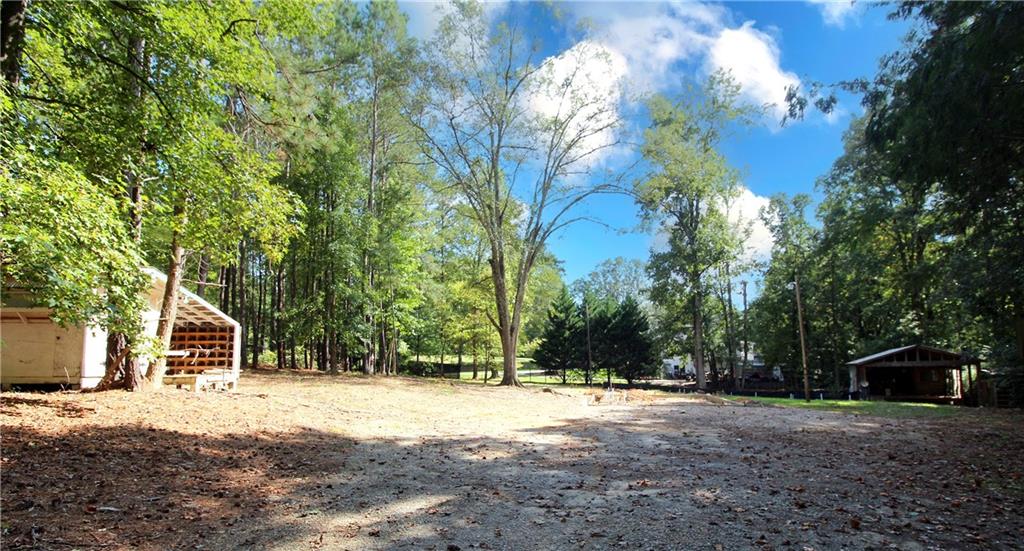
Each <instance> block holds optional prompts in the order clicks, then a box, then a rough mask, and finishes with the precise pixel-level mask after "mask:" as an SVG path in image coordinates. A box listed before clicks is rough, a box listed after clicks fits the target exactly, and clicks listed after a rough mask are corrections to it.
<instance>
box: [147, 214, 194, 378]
mask: <svg viewBox="0 0 1024 551" xmlns="http://www.w3.org/2000/svg"><path fill="white" fill-rule="evenodd" d="M178 210H180V209H178ZM179 239H180V238H179V235H178V233H177V232H174V234H173V235H172V237H171V259H170V262H169V264H168V266H167V284H166V285H165V286H164V298H163V302H162V303H161V305H160V321H159V322H158V323H157V326H156V338H157V340H158V341H159V342H160V355H159V356H157V357H156V358H155V359H154V360H153V361H152V362H151V363H150V364H149V369H148V370H147V371H146V386H148V387H150V388H159V387H160V386H161V385H163V382H164V372H165V371H166V370H167V356H166V352H167V350H168V349H169V348H170V346H171V333H172V332H174V322H175V319H176V318H177V317H178V291H179V290H180V289H181V276H182V272H183V271H184V268H185V249H184V248H183V247H182V246H181V243H180V241H179Z"/></svg>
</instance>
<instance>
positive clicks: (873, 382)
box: [846, 344, 979, 400]
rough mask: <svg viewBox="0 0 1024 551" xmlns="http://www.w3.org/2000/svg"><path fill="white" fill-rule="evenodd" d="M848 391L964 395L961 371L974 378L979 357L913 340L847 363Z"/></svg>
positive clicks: (907, 396) (905, 396) (904, 396)
mask: <svg viewBox="0 0 1024 551" xmlns="http://www.w3.org/2000/svg"><path fill="white" fill-rule="evenodd" d="M846 365H847V366H848V367H849V369H850V393H851V394H858V395H861V397H863V398H867V397H882V398H885V399H892V400H931V399H943V400H945V399H961V398H963V389H964V381H963V379H964V373H965V370H964V368H967V369H966V373H967V377H968V386H970V383H971V380H970V379H971V375H972V373H971V366H974V367H975V369H974V378H975V379H976V378H977V373H978V366H979V360H978V359H977V358H973V357H970V356H968V355H966V354H960V353H957V352H950V351H949V350H942V349H939V348H934V347H931V346H924V345H921V344H912V345H910V346H902V347H900V348H892V349H889V350H883V351H882V352H878V353H877V354H871V355H870V356H864V357H863V358H858V359H856V360H853V361H851V362H848V363H847V364H846Z"/></svg>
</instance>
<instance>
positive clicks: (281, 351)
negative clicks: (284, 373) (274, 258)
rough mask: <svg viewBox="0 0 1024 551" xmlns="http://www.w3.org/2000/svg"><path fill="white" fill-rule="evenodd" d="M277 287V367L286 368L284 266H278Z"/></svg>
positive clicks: (275, 329)
mask: <svg viewBox="0 0 1024 551" xmlns="http://www.w3.org/2000/svg"><path fill="white" fill-rule="evenodd" d="M274 287H275V289H276V293H275V294H276V299H277V303H276V304H275V308H274V340H275V342H276V344H277V368H278V369H284V368H285V363H286V360H287V358H286V357H285V356H286V354H287V349H286V346H285V340H286V339H285V338H284V266H283V265H282V266H278V268H277V283H276V285H275V286H274Z"/></svg>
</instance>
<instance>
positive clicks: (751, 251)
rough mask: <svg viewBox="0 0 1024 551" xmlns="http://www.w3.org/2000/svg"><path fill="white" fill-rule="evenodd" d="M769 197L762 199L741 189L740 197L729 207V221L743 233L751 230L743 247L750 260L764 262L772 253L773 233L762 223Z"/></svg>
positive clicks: (744, 188) (748, 190) (747, 190)
mask: <svg viewBox="0 0 1024 551" xmlns="http://www.w3.org/2000/svg"><path fill="white" fill-rule="evenodd" d="M769 202H770V201H769V199H768V198H767V197H762V196H760V195H757V194H755V193H754V192H752V191H750V189H749V188H746V187H741V188H740V193H739V195H738V196H737V197H736V198H735V199H734V200H733V203H732V204H731V205H730V206H729V207H730V208H729V221H730V222H731V223H732V224H733V226H735V227H737V228H740V230H741V231H745V230H747V229H749V230H750V235H748V236H747V239H746V241H745V243H744V245H743V248H744V253H745V255H746V257H747V258H748V259H758V260H764V259H766V258H768V257H769V256H771V253H772V232H771V231H769V230H768V226H766V225H765V224H764V222H762V221H761V216H760V212H761V207H767V206H768V203H769Z"/></svg>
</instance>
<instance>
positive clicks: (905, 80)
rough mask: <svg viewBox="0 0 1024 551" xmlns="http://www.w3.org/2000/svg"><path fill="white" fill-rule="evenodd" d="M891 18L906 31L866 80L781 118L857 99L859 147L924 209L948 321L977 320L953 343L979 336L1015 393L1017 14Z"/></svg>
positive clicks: (1019, 323)
mask: <svg viewBox="0 0 1024 551" xmlns="http://www.w3.org/2000/svg"><path fill="white" fill-rule="evenodd" d="M891 17H893V18H901V19H912V20H914V21H915V22H916V23H917V24H916V25H915V27H914V29H913V30H912V31H911V32H910V33H909V34H908V36H907V39H906V41H905V46H904V47H903V48H902V49H900V50H898V51H896V52H893V53H892V54H890V55H888V56H886V57H885V58H883V60H882V63H881V66H880V69H879V71H878V73H877V75H875V77H874V78H872V79H857V80H854V81H851V82H844V83H838V84H836V85H833V86H820V85H819V86H816V87H814V88H812V91H817V92H818V93H817V94H811V95H810V96H809V97H808V96H805V95H802V94H801V93H799V91H798V90H795V89H793V90H790V92H789V94H788V96H789V100H790V115H791V116H794V117H799V116H802V114H803V112H804V110H805V109H806V107H807V106H808V104H809V103H811V102H812V101H813V103H814V104H815V105H816V106H817V107H818V108H820V109H823V110H825V111H828V110H830V109H832V108H834V106H835V105H836V96H835V92H836V90H837V89H841V90H846V91H849V92H854V93H857V94H860V95H862V103H863V104H864V106H865V111H866V113H867V117H866V121H865V123H864V131H863V139H864V143H865V144H866V145H867V146H868V147H870V148H871V150H872V151H873V153H874V154H875V155H877V156H876V157H875V158H876V159H878V160H882V161H883V162H884V164H885V165H886V166H888V169H889V173H888V174H887V176H889V177H890V178H892V179H893V180H894V181H897V182H899V183H900V185H901V187H902V189H903V190H904V191H905V192H906V193H908V194H913V195H916V196H918V197H928V198H929V199H928V201H929V203H928V204H927V207H928V208H927V209H926V210H928V211H931V212H932V213H933V214H934V215H935V218H934V226H932V231H934V232H935V233H938V234H939V235H941V236H942V237H941V243H942V244H943V245H942V250H943V257H944V259H946V260H948V263H946V262H943V264H946V266H948V268H947V267H937V269H936V270H934V271H932V273H943V274H946V275H947V276H948V278H950V279H949V280H948V281H949V282H950V283H954V284H955V285H950V286H949V287H950V288H949V295H948V296H949V297H950V298H952V299H953V300H955V301H956V302H958V303H960V304H961V305H963V306H964V307H965V310H966V311H964V312H962V313H960V315H959V317H958V318H952V319H963V318H964V317H966V318H967V319H978V321H979V322H980V323H978V324H969V325H971V326H972V328H971V329H962V330H961V331H960V333H961V335H965V334H966V333H971V334H973V335H974V336H976V337H977V336H982V335H986V336H987V337H984V338H983V339H982V340H984V341H987V342H986V347H987V348H990V350H991V354H990V356H991V359H992V361H993V366H994V367H997V368H998V369H999V370H1001V371H1003V372H1005V373H1006V374H1007V376H1008V377H1009V378H1010V379H1013V380H1014V381H1015V384H1018V385H1020V387H1022V388H1024V299H1022V298H1021V297H1024V276H1022V274H1021V266H1022V265H1024V245H1022V244H1024V233H1022V232H1021V228H1020V224H1019V220H1021V219H1022V218H1024V188H1022V186H1024V184H1022V182H1024V178H1022V174H1024V155H1022V152H1024V136H1022V135H1021V133H1020V131H1019V129H1020V128H1022V127H1024V119H1022V117H1024V115H1022V106H1024V86H1021V75H1020V66H1021V63H1022V53H1021V52H1024V37H1022V36H1021V33H1020V32H1019V29H1020V27H1021V25H1022V24H1024V6H1021V5H1020V4H1019V3H1014V2H972V3H950V2H942V3H938V2H937V3H919V2H904V3H902V4H899V5H898V6H897V8H896V9H895V10H894V12H893V13H892V14H891ZM979 265H984V266H985V268H984V269H978V266H979ZM946 269H948V271H945V270H946ZM939 270H942V271H941V272H940V271H939ZM908 291H910V289H908ZM936 319H940V318H938V317H937V318H936ZM928 331H929V332H931V329H928ZM941 333H942V332H941V331H939V332H938V333H937V334H941Z"/></svg>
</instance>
